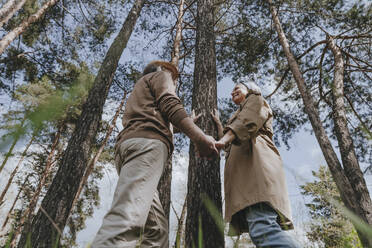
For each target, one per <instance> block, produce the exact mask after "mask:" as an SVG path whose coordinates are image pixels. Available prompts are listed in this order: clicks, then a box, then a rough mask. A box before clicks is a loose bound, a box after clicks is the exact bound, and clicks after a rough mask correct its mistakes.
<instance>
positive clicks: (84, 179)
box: [71, 92, 127, 209]
mask: <svg viewBox="0 0 372 248" xmlns="http://www.w3.org/2000/svg"><path fill="white" fill-rule="evenodd" d="M126 98H127V92H124V96H123V99H122V100H121V102H120V104H119V107H118V108H117V110H116V113H115V115H114V118H113V119H112V121H111V124H110V127H109V128H108V130H107V133H106V136H105V138H104V139H103V141H102V144H101V146H100V147H99V149H98V151H97V153H96V155H95V156H94V158H93V159H92V160H91V161H90V162H89V164H88V168H87V170H86V171H85V173H84V176H83V178H82V179H81V181H80V185H79V188H78V191H77V193H76V195H75V198H74V201H73V202H72V205H71V209H73V207H74V206H75V203H76V202H77V200H78V199H79V197H80V194H81V191H82V190H83V187H84V186H85V184H86V183H87V181H88V178H89V175H90V174H91V173H92V171H93V169H94V166H95V164H96V163H97V161H98V159H99V157H100V156H101V154H102V151H103V149H104V148H105V146H106V143H107V141H108V139H109V138H110V136H111V133H112V130H114V127H115V125H116V120H117V119H118V117H119V114H120V111H121V109H122V108H123V106H124V102H125V99H126Z"/></svg>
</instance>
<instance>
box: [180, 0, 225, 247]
mask: <svg viewBox="0 0 372 248" xmlns="http://www.w3.org/2000/svg"><path fill="white" fill-rule="evenodd" d="M196 27H197V28H196V44H195V67H194V86H193V96H192V109H193V110H195V112H196V113H197V114H199V113H201V114H202V116H201V117H200V118H199V119H198V121H197V124H198V126H199V127H200V128H201V129H202V130H204V132H205V133H207V134H209V135H212V136H213V137H215V139H217V128H216V126H215V124H214V122H213V120H212V118H211V115H210V113H211V111H212V110H213V109H214V108H217V79H216V54H215V34H214V1H213V0H197V18H196ZM189 156H190V164H189V175H188V184H187V218H186V247H193V246H195V247H196V246H197V245H198V244H200V243H202V244H203V247H211V248H212V247H213V248H218V247H224V237H223V235H221V233H220V232H219V229H218V227H217V225H216V223H215V221H214V220H213V218H212V215H211V213H209V212H208V210H207V208H206V206H204V204H203V202H202V198H203V197H208V198H209V199H210V200H211V201H212V202H213V203H214V205H215V207H216V208H217V209H218V210H219V211H220V212H221V213H222V199H221V178H220V158H219V157H218V158H215V159H211V160H208V159H206V158H200V157H197V155H196V151H195V147H194V145H193V144H192V143H191V144H190V154H189ZM199 229H200V230H199ZM200 232H201V235H200ZM198 236H202V240H199V238H198Z"/></svg>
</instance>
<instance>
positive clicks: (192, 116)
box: [190, 110, 201, 123]
mask: <svg viewBox="0 0 372 248" xmlns="http://www.w3.org/2000/svg"><path fill="white" fill-rule="evenodd" d="M200 116H201V113H200V114H198V115H197V116H195V110H192V111H191V116H190V118H191V119H192V120H193V122H194V123H196V122H197V121H198V119H199V117H200Z"/></svg>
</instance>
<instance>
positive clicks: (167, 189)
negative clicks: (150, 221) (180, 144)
mask: <svg viewBox="0 0 372 248" xmlns="http://www.w3.org/2000/svg"><path fill="white" fill-rule="evenodd" d="M183 5H184V0H180V4H179V8H178V17H177V23H176V36H175V38H174V42H173V51H172V55H171V57H172V58H171V63H172V64H173V65H174V66H176V67H177V68H178V61H179V57H180V42H181V37H182V22H183ZM171 187H172V156H170V157H169V159H168V161H167V164H166V165H165V168H164V171H163V174H162V176H161V178H160V180H159V184H158V191H159V198H160V202H161V204H162V206H163V209H164V213H165V216H166V218H167V220H168V224H169V214H170V204H171Z"/></svg>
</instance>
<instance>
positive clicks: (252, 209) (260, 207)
mask: <svg viewBox="0 0 372 248" xmlns="http://www.w3.org/2000/svg"><path fill="white" fill-rule="evenodd" d="M277 217H278V214H277V213H276V212H275V210H274V209H272V208H271V206H270V205H268V204H266V203H258V204H255V205H253V206H249V207H248V208H246V209H245V218H246V220H247V222H248V227H249V235H250V236H251V239H252V241H253V243H254V244H255V245H256V246H257V247H267V248H269V247H270V248H300V246H299V244H298V243H297V242H296V241H295V240H293V239H292V238H291V237H290V236H289V235H288V234H287V233H285V231H283V230H282V229H281V227H280V225H279V224H278V222H277Z"/></svg>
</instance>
